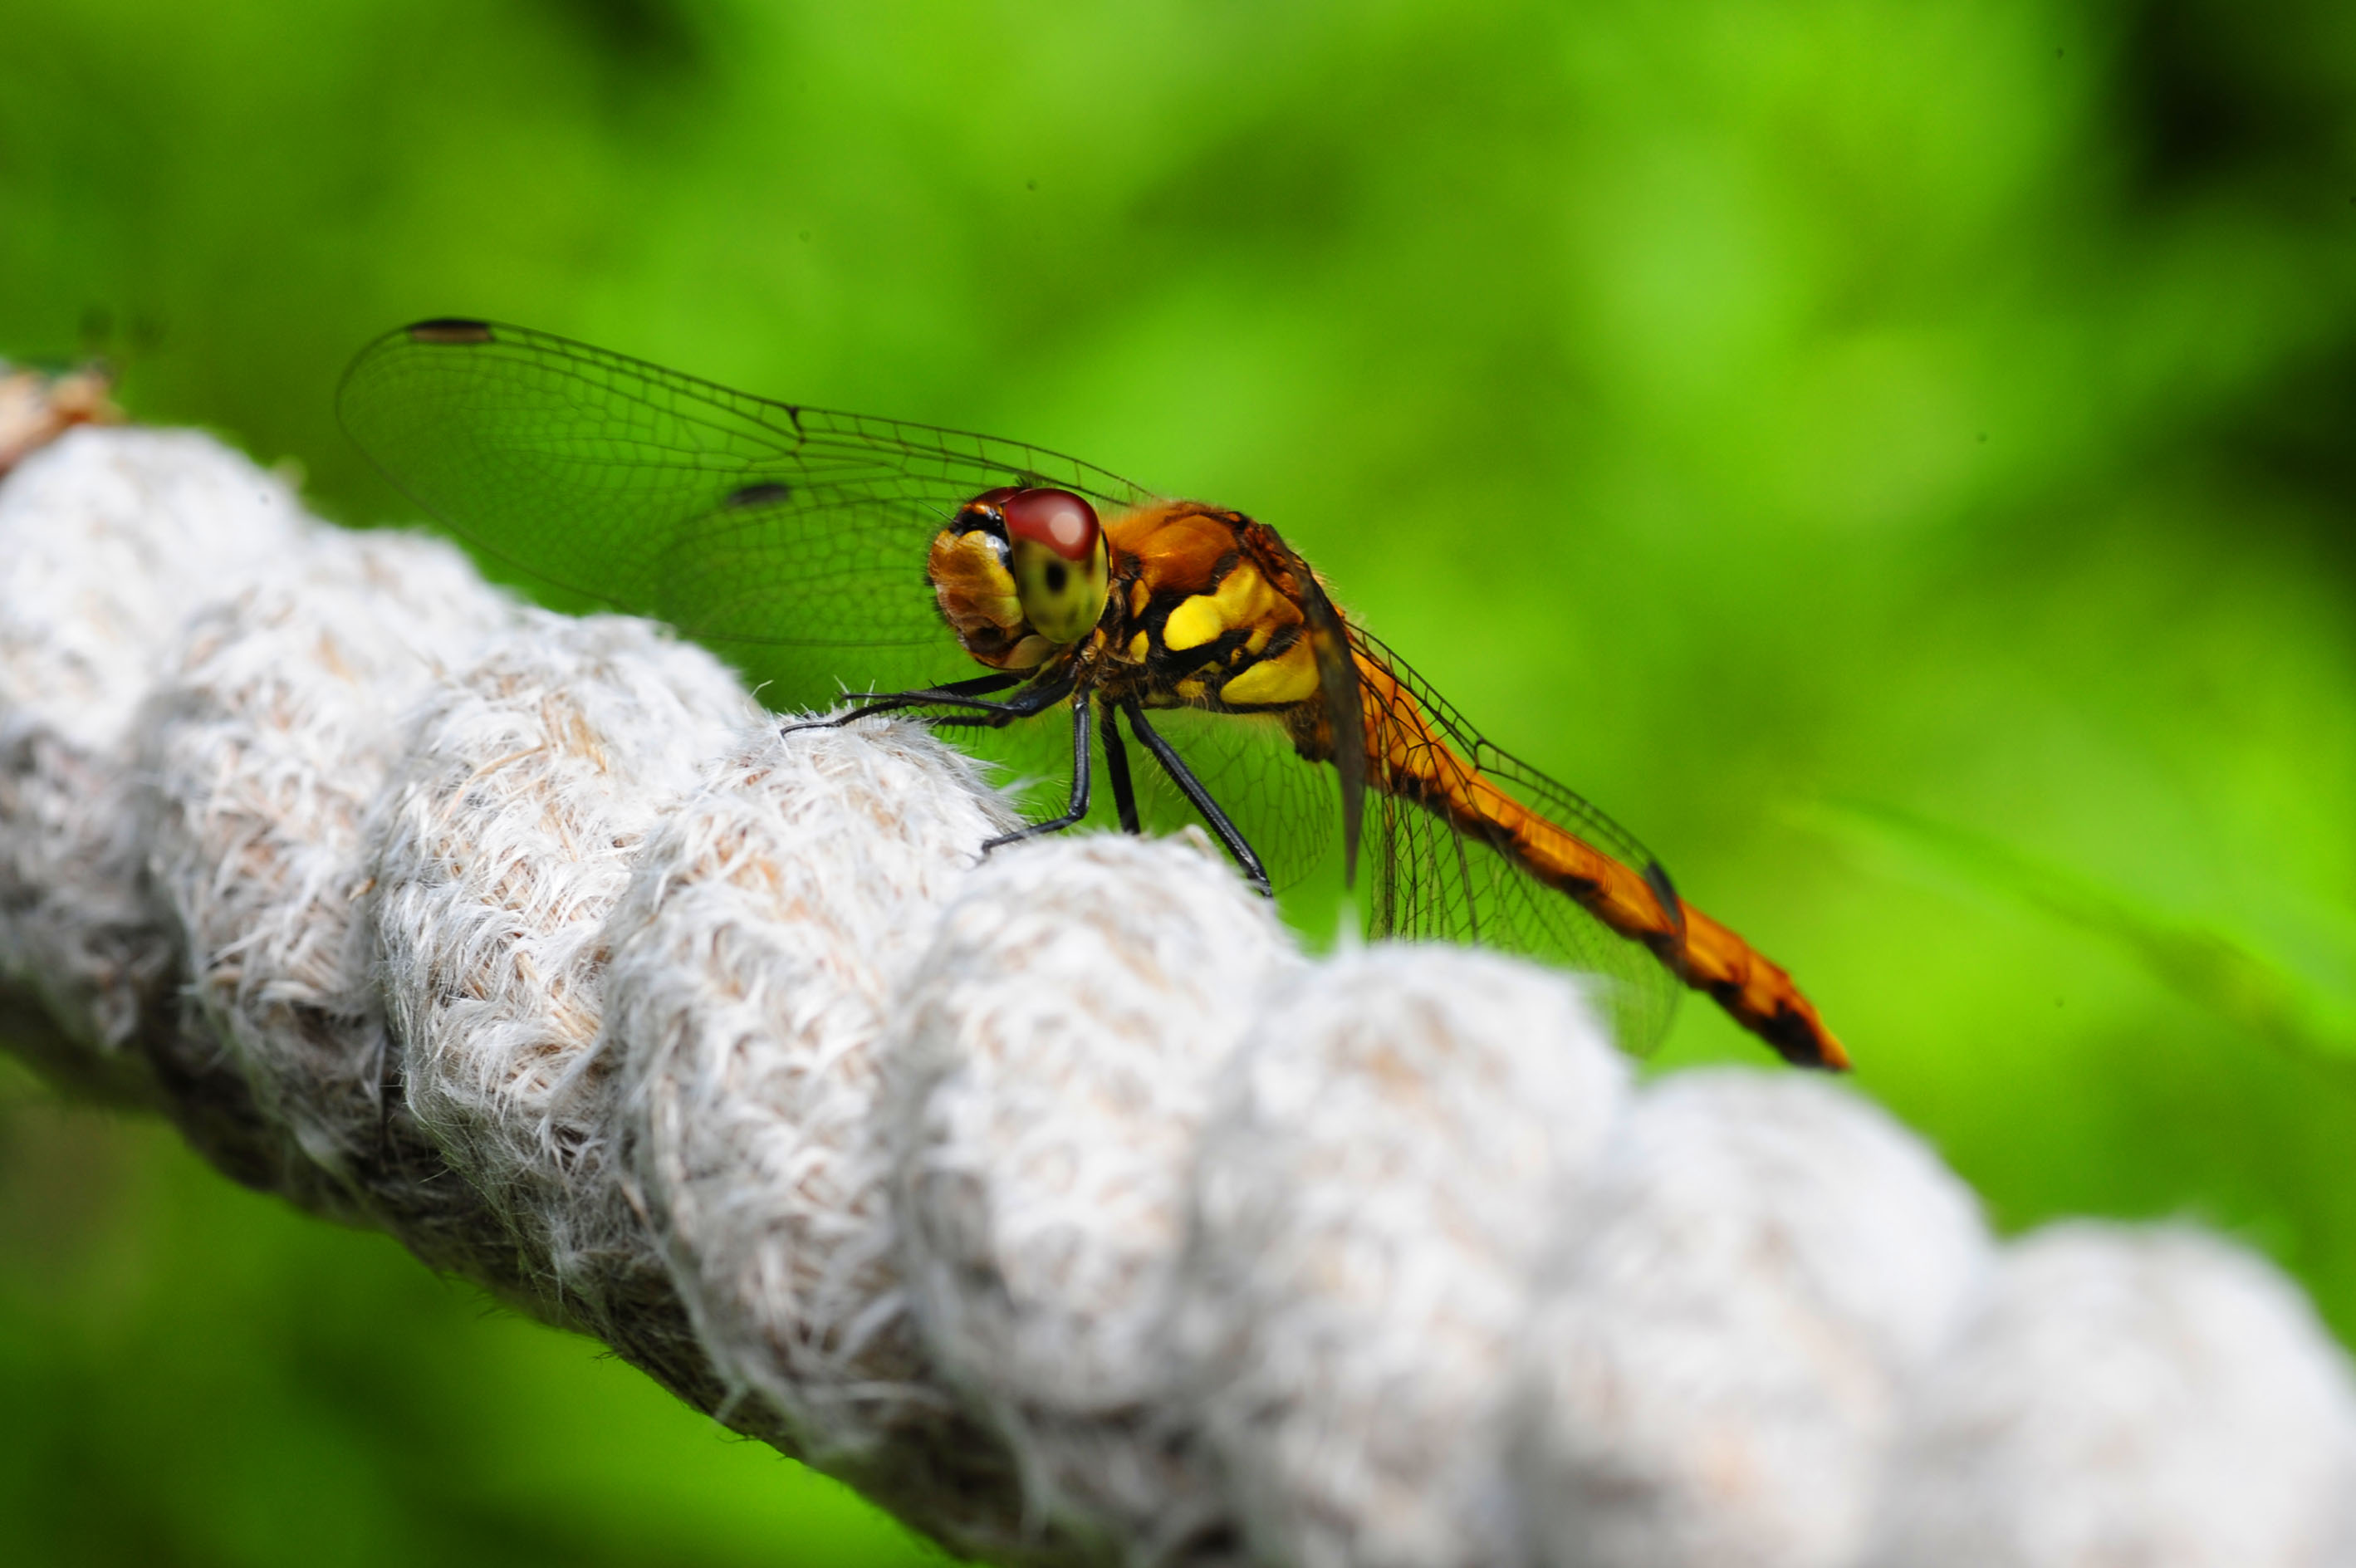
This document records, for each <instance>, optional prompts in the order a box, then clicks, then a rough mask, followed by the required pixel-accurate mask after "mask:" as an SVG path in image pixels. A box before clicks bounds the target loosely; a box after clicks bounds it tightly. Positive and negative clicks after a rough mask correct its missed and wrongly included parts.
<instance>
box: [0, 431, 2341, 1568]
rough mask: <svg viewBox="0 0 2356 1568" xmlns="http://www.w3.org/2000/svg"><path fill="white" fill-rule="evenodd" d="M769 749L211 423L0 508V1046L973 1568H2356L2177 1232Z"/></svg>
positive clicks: (1515, 985)
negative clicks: (2045, 1200) (174, 1131)
mask: <svg viewBox="0 0 2356 1568" xmlns="http://www.w3.org/2000/svg"><path fill="white" fill-rule="evenodd" d="M1010 820H1011V819H1010V817H1009V815H1008V810H1007V807H1006V805H1005V803H1004V802H1003V801H1002V800H1000V799H999V798H998V797H996V796H995V795H994V794H992V793H991V791H990V790H989V789H986V788H984V787H983V785H982V783H981V781H980V779H977V777H976V775H975V772H974V770H973V768H971V767H970V766H969V763H968V762H967V761H966V760H965V759H964V758H963V757H962V756H961V755H960V754H958V752H957V751H955V750H954V749H952V748H950V747H948V746H944V745H941V744H939V743H937V742H936V741H935V740H933V739H932V738H931V737H930V736H928V735H927V734H926V732H925V731H924V730H923V729H922V728H921V727H920V726H917V725H908V724H901V723H894V722H883V721H869V722H865V723H862V725H858V726H856V727H853V728H851V729H846V730H831V731H806V732H800V733H797V734H794V735H791V736H783V735H781V734H780V733H779V730H778V726H777V725H776V724H775V723H774V722H772V721H769V720H767V719H766V718H765V717H764V716H763V715H762V714H760V712H759V710H758V709H757V708H756V707H755V705H754V704H753V703H752V702H751V701H750V699H749V698H748V697H747V696H746V695H745V694H744V692H743V691H742V689H741V688H740V687H739V685H738V684H737V682H735V680H734V678H733V677H732V676H731V675H730V674H729V673H728V672H727V671H724V670H723V668H722V667H721V666H720V665H719V664H718V663H717V662H715V661H714V660H712V659H710V658H709V657H707V656H706V655H704V654H703V653H701V651H700V650H695V649H692V648H690V647H686V646H684V645H681V644H680V643H678V642H676V641H674V640H672V639H669V637H667V636H666V635H664V634H663V633H661V632H660V631H659V629H657V628H651V627H648V626H647V625H645V624H643V623H639V622H635V621H630V620H626V619H619V618H590V619H586V620H568V619H565V618H560V617H555V616H550V615H546V614H543V613H541V612H539V611H534V610H528V609H524V608H521V607H517V606H516V605H514V604H513V603H511V602H510V601H509V600H508V599H507V598H505V597H504V596H501V595H499V594H498V593H496V592H495V591H493V590H491V589H489V588H487V587H486V586H484V585H482V583H481V582H480V581H479V579H477V577H476V576H475V575H473V573H472V571H471V570H470V569H469V568H468V567H467V566H466V564H465V563H464V562H463V561H462V560H460V559H459V558H458V557H457V556H456V555H455V553H453V552H452V551H450V550H449V549H448V548H446V547H445V546H443V545H441V544H438V543H435V542H431V541H427V540H423V539H418V538H413V537H408V536H403V535H393V534H372V535H359V534H351V533H346V532H338V531H336V530H333V529H329V528H327V527H325V526H323V525H319V524H316V523H314V522H312V521H309V520H307V519H306V518H305V517H304V516H303V515H302V514H301V512H300V510H299V509H298V508H297V506H296V505H295V503H294V501H293V500H292V499H291V498H290V497H289V496H288V494H287V493H286V492H285V490H284V488H283V487H282V486H281V485H280V484H279V483H278V482H277V481H275V480H274V479H273V478H269V477H268V476H266V475H263V474H262V473H261V472H259V471H257V470H256V469H254V468H253V467H252V466H251V465H250V464H248V463H246V462H245V461H244V460H243V459H241V458H240V457H238V456H234V455H233V454H230V453H228V452H226V451H223V450H222V449H220V447H219V446H216V445H214V444H212V443H210V442H209V441H208V440H206V439H204V438H202V437H198V436H194V435H178V434H167V433H158V432H148V431H95V430H93V431H81V432H77V433H75V434H72V435H67V436H66V437H64V438H63V439H61V440H59V442H57V443H56V445H55V446H52V447H50V448H49V449H48V450H47V451H45V452H42V453H40V454H38V455H37V456H34V457H32V458H30V459H28V460H27V462H26V463H25V464H24V465H23V467H22V468H21V469H20V470H19V471H18V472H17V473H16V475H15V476H14V477H12V478H9V479H7V480H6V482H5V484H0V976H5V985H6V987H7V998H6V999H7V1001H8V1002H9V1003H11V1004H12V1005H11V1006H9V1007H8V1008H7V1009H6V1011H5V1013H0V1019H5V1026H6V1028H7V1029H8V1031H9V1036H10V1039H11V1043H13V1044H15V1045H16V1046H17V1047H19V1048H20V1049H23V1050H24V1051H25V1052H26V1053H27V1055H28V1056H30V1057H32V1058H34V1059H35V1060H36V1061H37V1062H38V1063H39V1064H40V1065H42V1066H43V1067H44V1068H45V1069H48V1071H50V1072H51V1073H52V1074H53V1075H54V1076H55V1077H57V1078H59V1079H60V1080H63V1081H66V1082H69V1083H70V1084H72V1085H74V1086H76V1087H77V1088H78V1089H80V1090H81V1091H83V1092H87V1093H92V1094H100V1095H107V1096H112V1097H113V1098H115V1099H117V1100H120V1101H124V1102H135V1103H147V1104H155V1105H159V1106H161V1107H163V1108H164V1109H166V1110H167V1111H168V1112H170V1113H171V1114H173V1115H174V1116H175V1117H176V1118H177V1120H178V1121H179V1122H180V1124H181V1125H182V1126H183V1127H184V1128H185V1129H186V1130H187V1133H188V1134H189V1135H190V1137H191V1138H192V1139H193V1140H194V1141H195V1142H196V1143H197V1144H198V1145H199V1146H200V1147H202V1148H203V1149H205V1150H206V1151H207V1152H208V1153H209V1155H211V1156H212V1157H213V1158H214V1159H215V1160H216V1161H217V1162H219V1163H220V1165H222V1166H223V1167H224V1168H225V1169H227V1170H229V1171H230V1172H231V1173H232V1174H233V1175H236V1176H239V1177H240V1178H241V1179H243V1180H246V1181H249V1182H251V1183H253V1184H255V1185H258V1186H261V1187H266V1188H269V1189H271V1190H273V1191H277V1192H280V1193H282V1194H284V1195H285V1196H286V1197H289V1198H291V1199H292V1200H294V1201H295V1202H297V1203H300V1204H303V1205H304V1206H305V1207H307V1208H312V1209H314V1210H316V1211H317V1212H320V1213H323V1214H327V1215H331V1216H334V1217H337V1218H339V1219H346V1220H349V1221H354V1222H358V1223H364V1224H369V1225H376V1226H380V1227H383V1228H385V1229H388V1230H391V1231H392V1232H394V1233H395V1234H397V1235H399V1236H401V1237H402V1239H403V1240H405V1241H407V1242H408V1243H409V1244H410V1245H411V1246H412V1248H414V1249H415V1250H416V1251H418V1252H419V1253H420V1255H421V1256H423V1257H424V1258H425V1259H426V1260H427V1261H428V1262H432V1263H433V1264H434V1265H435V1266H436V1267H439V1268H443V1269H446V1270H450V1271H453V1272H455V1273H460V1274H463V1275H465V1276H466V1277H468V1278H471V1279H474V1280H477V1281H478V1282H480V1283H483V1284H485V1285H486V1286H487V1287H488V1288H490V1289H493V1290H495V1291H497V1292H498V1293H499V1294H500V1295H501V1296H502V1297H503V1298H505V1299H507V1300H509V1301H510V1302H513V1303H515V1304H516V1305H519V1307H521V1308H523V1309H525V1310H528V1311H531V1312H534V1313H536V1314H538V1315H539V1316H543V1317H545V1318H547V1319H549V1320H551V1321H553V1322H559V1323H563V1324H566V1325H570V1326H576V1327H579V1328H582V1329H584V1330H586V1331H588V1332H591V1333H594V1334H596V1335H598V1336H600V1337H604V1338H605V1339H606V1340H608V1341H609V1342H611V1343H612V1344H614V1345H615V1346H616V1347H617V1348H619V1349H621V1350H622V1351H623V1353H624V1354H626V1355H627V1356H628V1357H630V1358H631V1359H633V1360H635V1361H636V1362H637V1363H638V1364H639V1365H641V1366H643V1367H645V1368H646V1369H648V1370H649V1371H650V1372H652V1373H653V1374H655V1375H656V1376H658V1377H659V1378H660V1379H662V1380H664V1381H665V1382H666V1383H667V1384H668V1385H669V1387H671V1388H672V1389H673V1390H675V1391H678V1392H680V1394H681V1395H682V1396H683V1397H685V1398H688V1399H690V1400H691V1401H694V1402H697V1403H699V1404H701V1405H702V1406H703V1407H704V1408H706V1409H709V1410H712V1411H714V1412H716V1413H718V1414H720V1415H721V1416H722V1418H723V1419H724V1420H726V1421H727V1422H728V1423H731V1424H732V1425H734V1426H736V1427H738V1428H740V1429H741V1430H744V1431H746V1432H750V1433H754V1434H759V1435H761V1436H764V1437H766V1438H767V1439H768V1440H770V1441H772V1442H774V1443H776V1444H777V1445H778V1446H780V1447H781V1448H784V1449H786V1450H787V1452H790V1453H794V1454H797V1455H803V1456H805V1457H807V1458H809V1459H810V1460H811V1461H812V1462H814V1463H817V1464H819V1465H821V1466H825V1467H826V1468H829V1469H830V1470H832V1471H834V1472H836V1473H838V1474H841V1475H843V1476H845V1477H848V1478H850V1479H851V1480H852V1481H853V1483H854V1484H856V1485H858V1486H859V1487H862V1489H864V1490H865V1491H867V1492H868V1493H869V1495H871V1496H873V1497H874V1498H877V1499H878V1500H880V1501H882V1502H883V1503H884V1504H885V1505H886V1506H888V1507H891V1508H892V1509H895V1510H896V1511H898V1512H899V1513H901V1514H902V1516H903V1517H905V1518H906V1519H907V1520H910V1521H911V1522H912V1523H914V1524H915V1525H916V1526H917V1527H918V1528H920V1529H923V1530H928V1531H930V1532H932V1533H934V1534H936V1535H937V1536H938V1537H940V1538H941V1539H943V1540H944V1541H948V1542H950V1543H952V1544H953V1545H956V1546H958V1547H959V1548H961V1549H963V1550H966V1551H969V1552H976V1553H979V1554H981V1555H984V1556H988V1557H991V1558H994V1559H999V1560H1005V1561H1039V1562H1119V1561H1132V1562H1156V1561H1183V1562H1189V1563H1211V1562H1239V1561H1256V1562H1274V1563H1310V1564H1342V1563H1364V1564H1397V1565H1400V1568H1407V1565H1418V1568H1422V1565H1448V1564H1464V1565H1467V1568H1470V1565H1473V1564H1493V1563H1516V1562H1531V1563H1551V1564H1594V1565H1604V1564H1610V1565H1613V1568H1637V1565H1648V1568H1649V1565H1657V1568H1669V1565H1672V1564H1678V1565H1685V1564H1691V1565H1717V1564H1739V1565H1745V1568H1748V1565H1754V1564H1755V1565H1759V1568H1964V1565H1966V1564H1968V1565H1970V1568H2005V1565H2014V1564H2018V1565H2021V1568H2030V1565H2035V1568H2061V1565H2072V1568H2075V1565H2085V1568H2098V1565H2099V1568H2110V1565H2124V1564H2136V1565H2143V1568H2161V1565H2167V1568H2174V1565H2178V1564H2181V1565H2185V1568H2195V1565H2200V1568H2206V1565H2212V1564H2213V1565H2215V1568H2273V1565H2283V1568H2290V1565H2300V1568H2307V1565H2320V1564H2356V1487H2351V1482H2356V1395H2351V1380H2350V1378H2349V1375H2348V1372H2347V1369H2346V1367H2345V1364H2344V1360H2343V1358H2342V1357H2341V1355H2340V1352H2339V1350H2338V1349H2337V1348H2336V1347H2334V1346H2333V1345H2332V1344H2331V1343H2330V1342H2329V1339H2328V1338H2327V1337H2325V1336H2324V1334H2323V1332H2322V1331H2321V1329H2320V1328H2319V1326H2318V1324H2317V1323H2316V1321H2315V1319H2314V1317H2313V1315H2312V1314H2311V1312H2310V1311H2309V1309H2308V1306H2307V1305H2306V1304H2305V1302H2304V1301H2303V1300H2302V1299H2301V1298H2300V1296H2299V1294H2298V1293H2297V1291H2296V1290H2295V1289H2294V1288H2293V1287H2291V1286H2290V1285H2289V1284H2288V1283H2286V1282H2285V1281H2284V1280H2283V1279H2281V1278H2280V1277H2279V1276H2278V1275H2277V1274H2276V1273H2274V1272H2273V1271H2272V1270H2271V1269H2270V1268H2268V1267H2267V1266H2266V1265H2265V1264H2264V1263H2262V1262H2258V1261H2256V1260H2254V1259H2253V1258H2251V1257H2249V1256H2248V1255H2246V1254H2244V1253H2242V1252H2239V1251H2235V1250H2233V1249H2231V1248H2229V1247H2227V1246H2225V1245H2223V1244H2222V1243H2219V1242H2216V1241H2213V1240H2207V1239H2204V1238H2202V1237H2201V1236H2198V1235H2196V1234H2192V1233H2190V1232H2186V1231H2181V1230H2126V1229H2118V1228H2109V1227H2100V1226H2092V1225H2084V1226H2071V1227H2063V1228H2059V1229H2056V1230H2051V1231H2048V1232H2045V1233H2043V1234H2041V1235H2039V1236H2035V1237H2032V1238H2030V1239H2029V1240H2025V1241H2023V1242H2020V1243H2017V1244H2013V1245H2010V1246H2004V1247H1997V1246H1995V1245H1994V1244H1992V1243H1991V1242H1990V1241H1989V1240H1988V1239H1987V1236H1986V1234H1985V1231H1984V1230H1983V1228H1982V1224H1981V1221H1980V1219H1979V1217H1978V1213H1977V1210H1976V1206H1975V1205H1974V1203H1973V1201H1972V1199H1971V1197H1970V1196H1969V1194H1968V1193H1966V1192H1965V1190H1964V1189H1963V1188H1962V1187H1961V1186H1960V1185H1959V1184H1958V1183H1957V1182H1956V1180H1955V1179H1954V1176H1951V1175H1949V1174H1948V1173H1947V1172H1946V1171H1945V1170H1944V1168H1943V1167H1942V1166H1941V1165H1939V1164H1938V1163H1937V1161H1936V1160H1935V1159H1934V1158H1933V1156H1932V1155H1930V1154H1929V1153H1928V1152H1927V1151H1926V1150H1925V1149H1924V1148H1923V1147H1922V1144H1920V1143H1919V1142H1918V1141H1917V1140H1915V1139H1914V1138H1912V1136H1911V1135H1910V1134H1908V1133H1905V1132H1904V1131H1903V1130H1902V1129H1901V1128H1899V1127H1897V1126H1896V1125H1894V1124H1893V1123H1892V1122H1890V1120H1889V1119H1888V1118H1886V1117H1885V1116H1884V1115H1882V1114H1881V1113H1880V1112H1878V1111H1876V1110H1874V1109H1873V1108H1872V1107H1870V1106H1869V1104H1867V1103H1866V1102H1865V1101H1862V1100H1860V1099H1858V1097H1856V1096H1855V1095H1854V1094H1852V1093H1850V1092H1848V1091H1847V1090H1843V1089H1840V1088H1838V1087H1836V1086H1833V1085H1829V1084H1827V1083H1825V1082H1823V1081H1821V1080H1815V1079H1802V1078H1798V1077H1795V1076H1793V1075H1790V1074H1787V1073H1781V1072H1775V1071H1769V1070H1762V1071H1756V1072H1733V1071H1720V1072H1708V1073H1695V1074H1689V1075H1686V1076H1684V1077H1681V1078H1677V1079H1669V1080H1666V1081H1665V1082H1663V1083H1661V1084H1659V1085H1657V1086H1655V1087H1652V1088H1649V1089H1644V1090H1636V1089H1633V1088H1632V1087H1631V1085H1630V1082H1629V1079H1628V1076H1627V1074H1626V1072H1625V1070H1624V1069H1623V1066H1622V1063H1621V1061H1620V1059H1619V1058H1617V1057H1616V1056H1615V1055H1614V1054H1613V1053H1612V1050H1611V1049H1610V1048H1609V1047H1608V1046H1607V1045H1606V1043H1605V1042H1604V1040H1603V1039H1602V1037H1601V1035H1600V1034H1599V1032H1598V1030H1597V1028H1596V1026H1595V1025H1594V1023H1593V1022H1592V1020H1591V1017H1590V1014H1589V1012H1588V1010H1587V1009H1586V1007H1585V1005H1584V1004H1583V1003H1582V1000H1581V996H1580V991H1579V988H1578V985H1577V983H1575V981H1573V980H1572V979H1570V978H1569V977H1566V976H1563V975H1560V974H1558V973H1554V972H1548V971H1546V970H1543V969H1540V968H1537V967H1535V966H1532V965H1529V964H1526V963H1522V962H1518V961H1509V960H1505V959H1502V958H1499V957H1496V956H1494V955H1490V954H1484V953H1480V952H1472V951H1462V950H1448V949H1440V948H1412V947H1376V948H1374V949H1370V950H1359V951H1354V952H1347V953H1344V954H1342V955H1339V956H1337V957H1334V958H1332V959H1329V960H1324V961H1309V960H1307V959H1305V958H1304V957H1303V956H1302V955H1301V953H1300V952H1299V951H1298V950H1297V949H1296V948H1295V947H1294V945H1293V944H1292V943H1291V941H1290V939H1289V938H1288V937H1287V935H1286V934H1285V932H1284V931H1283V930H1282V929H1281V928H1280V927H1279V926H1278V925H1277V924H1276V923H1275V922H1274V920H1273V919H1272V918H1271V917H1270V915H1269V909H1268V907H1267V905H1266V903H1265V902H1264V901H1262V900H1258V899H1256V898H1254V897H1250V896H1249V895H1248V894H1247V893H1246V892H1245V891H1244V890H1243V888H1242V886H1241V885H1240V884H1239V883H1238V882H1237V879H1236V878H1235V877H1234V876H1233V875H1231V874H1230V873H1229V872H1228V871H1227V869H1226V866H1225V865H1223V864H1222V863H1221V862H1219V861H1218V860H1217V859H1216V857H1215V856H1214V855H1213V854H1210V853H1209V852H1208V849H1207V846H1205V845H1203V844H1200V843H1192V842H1188V841H1186V840H1183V839H1182V840H1173V841H1162V842H1141V841H1135V840H1129V839H1123V838H1103V837H1096V838H1078V839H1067V840H1062V841H1055V842H1048V843H1036V844H1030V845H1024V846H1021V847H1020V848H1017V849H1015V850H1012V851H1008V852H1003V853H1000V854H994V855H991V857H989V858H988V859H987V860H983V861H980V863H979V864H977V863H976V858H975V854H974V849H975V846H976V845H977V844H978V843H979V842H980V840H981V839H983V838H984V837H987V836H989V835H990V834H991V832H997V831H1001V830H1002V829H1003V827H1004V826H1005V825H1006V824H1007V823H1008V822H1009V821H1010Z"/></svg>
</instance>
